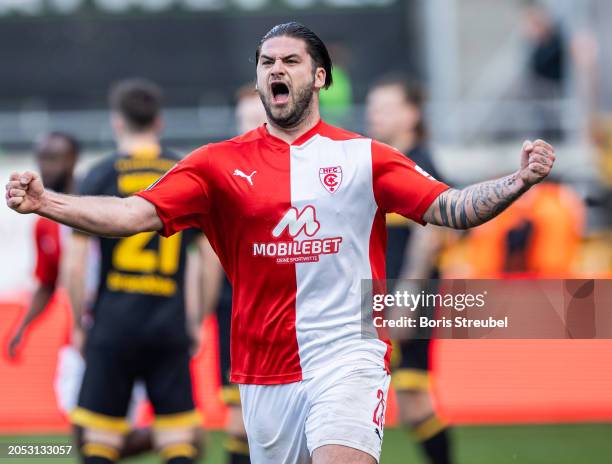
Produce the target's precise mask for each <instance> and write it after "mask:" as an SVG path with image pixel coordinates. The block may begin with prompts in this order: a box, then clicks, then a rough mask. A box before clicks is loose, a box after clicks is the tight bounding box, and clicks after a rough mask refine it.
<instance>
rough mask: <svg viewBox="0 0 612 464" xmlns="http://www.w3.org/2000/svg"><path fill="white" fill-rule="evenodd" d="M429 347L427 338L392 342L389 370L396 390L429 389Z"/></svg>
mask: <svg viewBox="0 0 612 464" xmlns="http://www.w3.org/2000/svg"><path fill="white" fill-rule="evenodd" d="M429 347H430V340H429V339H422V340H420V339H419V340H406V341H402V342H397V343H394V344H393V353H392V356H391V368H392V371H391V372H392V381H393V386H394V387H395V389H396V390H398V391H402V390H428V389H429Z"/></svg>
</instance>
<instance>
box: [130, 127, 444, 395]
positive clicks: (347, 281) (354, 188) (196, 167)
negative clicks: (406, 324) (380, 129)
mask: <svg viewBox="0 0 612 464" xmlns="http://www.w3.org/2000/svg"><path fill="white" fill-rule="evenodd" d="M446 188H448V187H447V186H446V185H445V184H443V183H441V182H438V181H436V180H435V179H433V178H432V177H431V176H429V175H428V174H427V173H426V172H424V171H423V170H421V169H420V168H419V167H418V166H416V165H415V164H414V163H413V162H412V161H410V160H409V159H407V158H406V157H405V156H404V155H402V154H401V153H400V152H398V151H397V150H395V149H393V148H390V147H388V146H386V145H383V144H381V143H378V142H375V141H372V140H371V139H368V138H364V137H361V136H359V135H357V134H353V133H350V132H347V131H344V130H342V129H338V128H335V127H332V126H330V125H328V124H326V123H324V122H322V121H321V122H319V123H318V124H317V125H316V126H315V127H314V128H312V129H311V130H310V131H308V132H307V133H306V134H304V135H302V136H301V137H300V138H299V139H297V140H296V141H295V142H293V143H292V144H291V145H289V144H287V143H285V142H284V141H282V140H280V139H278V138H276V137H274V136H272V135H270V134H269V132H268V130H267V128H266V126H265V125H264V126H262V127H260V128H258V129H255V130H253V131H251V132H247V133H246V134H244V135H242V136H239V137H236V138H234V139H232V140H228V141H224V142H221V143H215V144H210V145H207V146H204V147H202V148H200V149H197V150H195V151H194V152H193V153H191V154H190V155H189V156H187V157H186V158H185V159H184V160H182V161H181V162H179V163H178V164H177V165H176V166H175V167H174V168H173V169H172V170H170V171H169V172H168V173H167V174H166V175H165V176H164V177H162V178H161V179H160V180H159V181H158V182H157V183H155V184H154V185H153V186H151V187H150V188H149V189H147V190H146V191H143V192H140V193H138V195H140V196H141V197H143V198H145V199H146V200H148V201H150V202H152V203H153V204H154V205H155V206H156V208H157V213H158V215H159V217H160V219H161V220H162V222H163V230H162V231H161V233H162V234H163V235H165V236H168V235H172V234H174V233H176V232H178V231H179V230H182V229H185V228H188V227H197V228H200V229H202V230H203V231H204V232H205V233H206V235H207V236H208V238H209V240H210V242H211V244H212V246H213V248H214V249H215V251H216V252H217V254H218V255H219V258H220V260H221V263H222V265H223V267H224V269H225V271H226V273H227V275H228V277H229V280H230V282H231V283H232V287H233V291H234V294H233V310H232V329H231V337H232V339H231V361H232V371H231V380H232V382H236V383H250V384H279V383H290V382H296V381H299V380H302V379H305V378H308V377H309V375H310V373H311V372H312V371H313V370H314V369H316V368H318V367H321V366H323V365H325V364H327V363H330V362H342V360H343V359H346V360H349V359H356V358H369V359H372V360H374V361H376V362H379V363H380V364H381V365H385V360H387V361H388V358H389V355H390V348H389V344H388V342H387V341H383V340H379V339H367V338H366V337H363V336H362V334H361V328H362V327H361V311H360V309H361V279H384V274H385V246H386V232H385V213H387V212H396V213H399V214H402V215H404V216H406V217H409V218H411V219H413V220H415V221H417V222H421V223H422V222H423V219H422V216H423V214H424V212H425V211H426V210H427V208H428V207H429V205H430V204H431V203H432V202H433V201H434V199H435V198H436V197H437V196H438V195H439V194H440V193H441V192H442V191H444V190H445V189H446Z"/></svg>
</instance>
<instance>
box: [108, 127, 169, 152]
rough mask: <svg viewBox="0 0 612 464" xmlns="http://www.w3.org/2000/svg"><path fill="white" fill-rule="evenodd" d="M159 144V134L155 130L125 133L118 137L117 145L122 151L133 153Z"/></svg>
mask: <svg viewBox="0 0 612 464" xmlns="http://www.w3.org/2000/svg"><path fill="white" fill-rule="evenodd" d="M158 146H159V135H158V134H157V132H154V131H151V132H140V133H136V134H124V135H122V136H121V137H119V138H118V139H117V147H118V149H119V151H120V152H122V153H132V152H134V151H137V150H142V149H143V148H148V147H158Z"/></svg>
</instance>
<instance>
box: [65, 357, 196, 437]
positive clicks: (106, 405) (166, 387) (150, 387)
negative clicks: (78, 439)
mask: <svg viewBox="0 0 612 464" xmlns="http://www.w3.org/2000/svg"><path fill="white" fill-rule="evenodd" d="M85 361H86V367H85V375H84V377H83V383H82V385H81V392H80V395H79V402H78V407H77V409H76V410H75V411H74V412H73V413H72V414H71V419H72V422H73V423H75V424H77V425H81V426H83V427H89V428H102V429H108V430H112V431H117V432H126V431H128V429H129V424H128V423H127V421H126V419H125V417H126V414H127V410H128V406H129V403H130V398H131V396H132V389H133V386H134V383H135V381H136V380H142V381H143V382H144V384H145V386H146V390H147V396H148V398H149V401H150V402H151V404H152V406H153V410H154V411H155V426H159V427H162V428H163V427H168V428H175V427H183V426H184V427H191V426H197V425H199V424H200V417H199V414H198V412H197V411H196V410H195V405H194V401H193V389H192V383H191V371H190V366H189V365H190V354H189V350H188V349H185V348H178V347H169V348H162V347H156V348H152V349H151V348H149V349H145V348H132V349H125V348H124V349H120V348H113V347H108V346H99V345H93V346H91V345H88V346H87V350H86V356H85Z"/></svg>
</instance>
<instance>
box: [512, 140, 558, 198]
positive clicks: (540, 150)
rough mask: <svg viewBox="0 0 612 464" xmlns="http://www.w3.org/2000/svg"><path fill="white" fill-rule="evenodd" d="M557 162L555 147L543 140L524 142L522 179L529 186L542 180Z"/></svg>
mask: <svg viewBox="0 0 612 464" xmlns="http://www.w3.org/2000/svg"><path fill="white" fill-rule="evenodd" d="M554 163H555V149H554V148H553V147H552V145H550V144H548V143H546V142H544V141H543V140H536V141H535V142H531V141H529V140H527V141H525V143H523V151H522V153H521V171H520V174H521V179H522V181H523V182H524V183H525V185H527V186H528V187H531V186H532V185H535V184H537V183H538V182H541V181H542V180H543V179H544V178H545V177H546V176H548V174H550V171H551V169H552V167H553V164H554Z"/></svg>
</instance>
